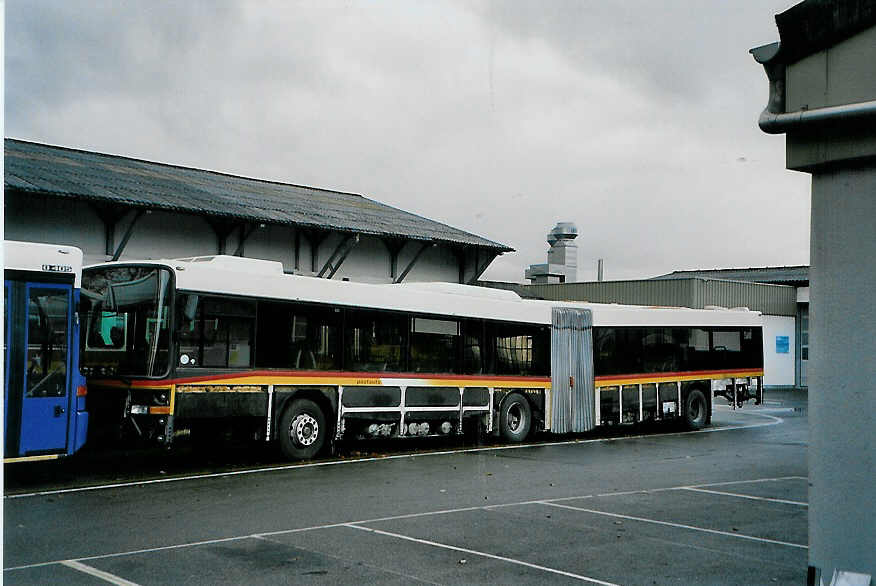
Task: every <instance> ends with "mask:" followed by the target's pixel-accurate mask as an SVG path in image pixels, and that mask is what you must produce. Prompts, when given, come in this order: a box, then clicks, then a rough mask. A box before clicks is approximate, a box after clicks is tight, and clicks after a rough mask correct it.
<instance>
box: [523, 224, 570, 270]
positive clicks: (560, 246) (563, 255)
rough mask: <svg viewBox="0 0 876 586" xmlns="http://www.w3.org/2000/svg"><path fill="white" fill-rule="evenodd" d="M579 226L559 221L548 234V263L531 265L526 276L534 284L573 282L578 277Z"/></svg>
mask: <svg viewBox="0 0 876 586" xmlns="http://www.w3.org/2000/svg"><path fill="white" fill-rule="evenodd" d="M577 237H578V228H576V227H575V224H574V223H572V222H557V225H556V226H555V227H554V229H553V230H551V231H550V232H549V233H548V235H547V242H548V244H550V245H551V247H550V248H549V249H548V253H547V263H546V264H537V265H529V268H528V269H526V273H525V276H526V278H527V279H529V281H530V283H531V284H533V285H544V284H547V283H572V282H574V281H576V280H577V279H578V245H577V244H575V238H577Z"/></svg>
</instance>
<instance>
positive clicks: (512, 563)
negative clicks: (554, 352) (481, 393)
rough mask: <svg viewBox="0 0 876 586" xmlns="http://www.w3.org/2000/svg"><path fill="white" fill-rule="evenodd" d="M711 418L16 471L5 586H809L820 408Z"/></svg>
mask: <svg viewBox="0 0 876 586" xmlns="http://www.w3.org/2000/svg"><path fill="white" fill-rule="evenodd" d="M713 422H714V425H713V426H712V427H710V428H709V429H708V430H706V431H704V432H695V433H680V432H674V431H673V432H671V433H649V434H645V435H631V436H623V437H611V438H600V437H587V438H583V439H580V438H579V439H572V440H567V441H562V442H556V443H540V444H536V445H528V446H522V447H519V446H518V447H498V446H484V447H467V446H464V445H449V446H441V448H440V449H439V450H432V451H421V452H418V453H405V452H393V453H389V454H386V453H381V454H369V455H366V456H364V457H356V456H355V455H351V454H349V453H348V454H347V455H346V456H345V457H343V458H336V459H332V460H326V461H321V462H316V463H306V464H302V465H292V466H288V465H280V464H278V463H276V462H273V461H272V462H269V463H268V465H264V466H259V465H256V466H241V465H239V464H238V465H235V466H233V467H225V468H220V469H211V470H204V467H203V466H199V465H191V466H190V468H189V469H188V470H185V469H182V470H179V469H175V470H174V471H173V474H170V475H168V474H161V473H157V474H149V475H143V474H141V475H134V476H132V475H128V474H118V475H116V476H113V475H112V471H106V474H105V475H104V476H102V477H95V478H91V479H90V480H89V482H87V483H79V484H77V483H76V482H75V479H74V480H73V481H71V480H70V479H67V480H66V481H65V482H64V483H63V484H62V485H59V484H58V483H53V482H51V473H46V472H45V468H40V469H39V473H38V474H39V475H40V476H39V478H40V479H39V480H33V479H31V481H30V482H29V481H28V479H27V478H22V476H27V475H28V474H29V472H28V471H27V469H15V470H11V469H10V467H7V468H6V469H5V470H6V476H7V480H9V479H10V478H11V479H12V480H13V484H14V486H16V487H17V488H16V490H14V491H7V493H6V497H5V498H4V550H3V556H4V557H3V567H4V571H3V580H4V583H6V584H33V583H49V582H61V581H63V582H66V583H68V584H98V583H104V584H105V583H107V582H109V583H114V584H216V583H248V584H310V583H314V584H338V583H374V584H378V583H379V584H394V583H399V584H401V583H405V584H409V583H429V584H472V583H490V584H506V583H516V584H521V583H539V584H542V583H558V584H560V583H585V584H586V583H590V584H594V583H595V584H800V583H804V582H805V578H806V567H807V504H806V501H807V480H806V476H807V468H806V448H807V442H808V435H807V422H806V397H805V393H800V392H799V391H780V392H769V391H768V392H767V396H766V397H765V402H764V405H761V406H758V407H753V406H750V405H748V406H746V407H744V408H743V409H739V410H733V409H731V408H730V407H728V406H725V405H717V406H716V407H715V413H714V417H713ZM131 457H134V458H135V457H136V455H133V456H131ZM153 464H154V463H151V464H150V466H151V465H153ZM34 470H35V469H34ZM10 475H11V476H10ZM46 477H48V479H46ZM86 484H87V486H86Z"/></svg>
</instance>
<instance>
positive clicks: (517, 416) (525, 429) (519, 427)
mask: <svg viewBox="0 0 876 586" xmlns="http://www.w3.org/2000/svg"><path fill="white" fill-rule="evenodd" d="M531 426H532V409H531V408H530V407H529V401H527V400H526V397H524V396H523V395H521V394H520V393H511V394H510V395H508V396H507V397H505V400H504V401H503V402H502V409H501V410H500V411H499V432H500V433H501V434H502V438H503V439H505V440H506V441H509V442H514V443H517V442H522V441H523V440H525V439H526V436H528V435H529V429H530V427H531Z"/></svg>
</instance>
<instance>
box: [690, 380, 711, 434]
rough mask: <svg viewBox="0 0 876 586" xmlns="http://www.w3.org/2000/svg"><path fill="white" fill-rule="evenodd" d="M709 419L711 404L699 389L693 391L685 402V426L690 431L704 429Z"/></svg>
mask: <svg viewBox="0 0 876 586" xmlns="http://www.w3.org/2000/svg"><path fill="white" fill-rule="evenodd" d="M708 419H709V404H708V403H707V402H706V396H705V395H703V392H702V391H701V390H699V389H691V391H690V392H689V393H688V394H687V399H685V401H684V425H685V427H687V428H688V429H702V428H703V427H705V426H706V423H707V422H708Z"/></svg>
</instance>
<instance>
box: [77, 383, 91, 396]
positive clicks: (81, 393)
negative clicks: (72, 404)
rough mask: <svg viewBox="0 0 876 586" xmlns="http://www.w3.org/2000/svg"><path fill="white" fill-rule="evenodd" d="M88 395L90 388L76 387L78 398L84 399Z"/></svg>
mask: <svg viewBox="0 0 876 586" xmlns="http://www.w3.org/2000/svg"><path fill="white" fill-rule="evenodd" d="M87 394H88V387H87V386H85V385H79V386H78V387H76V396H77V397H84V396H85V395H87Z"/></svg>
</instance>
